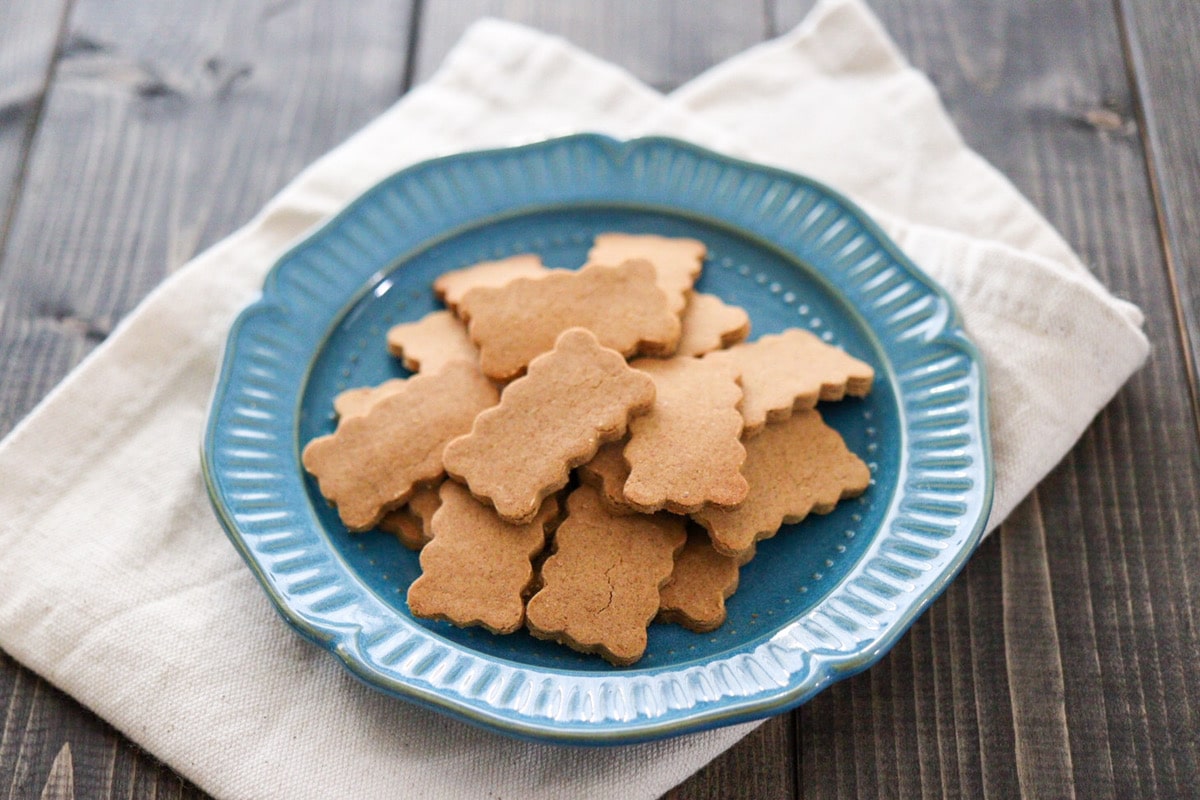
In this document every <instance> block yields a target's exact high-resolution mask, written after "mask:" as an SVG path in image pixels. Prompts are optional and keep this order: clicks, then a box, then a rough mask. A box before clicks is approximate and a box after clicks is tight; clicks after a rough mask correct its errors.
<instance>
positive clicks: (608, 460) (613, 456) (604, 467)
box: [579, 438, 637, 514]
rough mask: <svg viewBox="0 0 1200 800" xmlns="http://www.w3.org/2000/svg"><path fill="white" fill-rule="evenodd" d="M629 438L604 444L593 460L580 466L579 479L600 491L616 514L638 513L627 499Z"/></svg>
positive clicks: (606, 503) (602, 497) (607, 504)
mask: <svg viewBox="0 0 1200 800" xmlns="http://www.w3.org/2000/svg"><path fill="white" fill-rule="evenodd" d="M628 441H629V440H628V438H626V439H620V440H618V441H615V442H609V443H608V444H605V445H602V446H601V447H600V449H599V450H597V451H596V455H594V456H592V460H591V461H589V462H587V463H586V464H582V465H580V467H579V479H580V480H581V481H583V482H584V483H586V484H588V485H589V486H594V487H595V488H596V489H597V490H598V491H599V492H600V497H601V499H602V500H604V504H605V505H606V506H608V510H609V511H612V512H613V513H614V514H636V513H637V509H635V508H634V507H633V506H631V505H629V503H627V502H626V501H625V481H626V480H628V479H629V465H628V464H626V463H625V454H624V450H625V445H626V443H627V442H628Z"/></svg>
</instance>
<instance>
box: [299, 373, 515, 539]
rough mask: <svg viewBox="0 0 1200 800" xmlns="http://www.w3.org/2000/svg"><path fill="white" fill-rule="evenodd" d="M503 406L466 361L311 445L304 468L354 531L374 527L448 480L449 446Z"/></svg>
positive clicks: (419, 380) (410, 385)
mask: <svg viewBox="0 0 1200 800" xmlns="http://www.w3.org/2000/svg"><path fill="white" fill-rule="evenodd" d="M498 399H499V398H498V393H497V391H496V387H495V386H494V385H493V384H492V383H491V381H489V380H487V379H486V378H484V377H483V375H481V374H480V372H479V370H478V369H477V368H476V367H475V366H474V365H472V364H468V363H466V362H461V361H459V362H454V363H452V364H448V365H447V366H446V367H445V368H444V369H442V370H441V371H440V372H436V373H433V374H432V375H416V376H414V377H412V378H409V379H408V380H407V381H405V383H404V387H403V388H402V389H400V391H398V392H397V393H396V394H394V395H391V396H390V397H386V398H384V399H383V400H380V401H379V402H377V403H375V405H373V406H372V407H371V408H370V410H368V411H367V413H366V414H364V415H362V416H357V417H350V418H348V419H345V420H342V422H341V424H339V425H338V427H337V430H336V431H334V432H333V433H332V434H330V435H328V436H321V437H318V438H316V439H313V440H312V441H311V442H309V443H308V445H307V446H306V447H305V448H304V453H303V456H302V460H303V462H304V468H305V469H307V470H308V471H309V472H311V473H312V474H313V475H314V476H315V477H316V479H317V482H318V484H319V485H320V489H321V494H323V495H324V496H325V498H326V499H327V500H329V502H330V503H332V504H333V505H334V506H336V507H337V510H338V514H339V516H341V518H342V522H344V523H345V525H346V527H347V528H349V529H350V530H354V531H362V530H367V529H368V528H373V527H375V525H376V523H378V522H379V520H380V518H381V517H382V516H383V515H384V514H385V513H387V512H388V511H390V510H392V509H393V508H396V507H398V506H400V505H402V504H403V503H404V502H405V501H406V500H408V498H409V496H410V495H411V494H412V492H413V487H414V485H416V484H420V483H429V482H432V481H435V480H436V479H437V478H439V477H440V476H441V475H442V448H443V447H444V446H445V444H446V442H448V441H450V440H451V439H453V438H455V437H456V436H459V435H461V434H463V433H466V432H467V431H469V430H470V429H471V423H472V422H473V421H474V419H475V417H476V416H478V414H479V412H480V411H483V410H484V409H486V408H490V407H492V406H493V405H495V404H496V402H497V400H498Z"/></svg>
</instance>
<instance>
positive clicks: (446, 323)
mask: <svg viewBox="0 0 1200 800" xmlns="http://www.w3.org/2000/svg"><path fill="white" fill-rule="evenodd" d="M387 348H388V352H389V353H391V354H392V355H394V356H396V357H397V358H399V359H400V360H401V361H402V362H403V364H404V367H405V368H406V369H409V370H411V371H413V372H437V371H438V370H439V369H441V368H442V367H444V366H446V365H447V364H449V363H450V362H451V361H469V362H471V363H472V364H475V363H478V361H479V350H478V349H477V348H476V347H475V345H474V344H472V343H471V337H469V336H467V327H466V326H465V325H463V324H462V321H461V320H459V318H458V317H456V316H454V315H453V314H451V313H450V312H449V311H434V312H432V313H430V314H426V315H425V316H424V317H421V319H419V320H417V321H416V322H405V323H402V324H400V325H393V326H392V327H391V329H390V330H388V332H387Z"/></svg>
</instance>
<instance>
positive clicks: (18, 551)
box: [0, 0, 1148, 798]
mask: <svg viewBox="0 0 1200 800" xmlns="http://www.w3.org/2000/svg"><path fill="white" fill-rule="evenodd" d="M580 130H594V131H601V132H606V133H610V134H613V135H616V136H622V137H628V136H637V135H642V134H649V133H662V134H669V135H673V136H678V137H680V138H686V139H690V140H692V141H695V142H697V143H699V144H702V145H705V146H708V147H711V148H713V149H716V150H721V151H724V152H728V153H731V154H735V155H739V156H742V157H746V158H754V159H757V160H761V161H764V162H767V163H771V164H774V165H777V166H781V167H785V168H788V169H792V170H796V171H800V172H805V173H808V174H810V175H813V176H815V177H817V178H819V179H821V180H824V181H826V182H828V183H830V184H831V185H833V186H834V187H835V188H838V189H840V190H841V191H843V192H845V193H847V194H849V195H850V196H851V197H853V198H854V199H856V200H857V201H859V202H860V203H862V204H863V205H864V206H865V207H866V208H868V209H869V210H870V211H871V212H872V213H873V214H874V215H875V216H876V217H877V219H879V220H880V221H881V223H882V224H883V226H884V228H885V230H886V231H887V232H888V233H889V234H890V235H891V236H892V237H894V238H895V239H896V241H897V242H898V244H899V245H900V246H901V247H902V248H903V249H904V250H905V251H906V252H907V253H908V254H909V255H910V256H911V257H912V259H913V260H914V261H915V262H916V263H917V264H918V265H920V266H921V267H922V268H923V269H924V270H926V271H927V272H928V273H929V274H930V275H931V276H932V277H934V278H935V279H936V280H937V281H939V282H940V283H941V284H942V285H943V286H944V287H945V288H946V289H947V290H948V291H949V292H950V293H951V294H952V295H953V297H954V299H955V300H956V302H957V304H958V306H959V309H960V311H961V314H962V320H963V323H964V326H965V327H966V329H967V331H968V333H969V334H970V335H971V336H972V338H973V339H974V340H975V342H976V344H977V345H978V346H979V348H980V350H981V352H982V353H983V357H984V360H985V362H986V366H987V370H988V377H989V404H990V413H991V423H992V434H993V444H994V450H995V459H996V499H995V503H994V510H993V515H992V518H991V520H990V521H989V527H995V526H996V525H997V524H998V523H999V522H1000V521H1001V520H1002V519H1003V518H1004V516H1005V515H1007V513H1008V512H1009V511H1010V510H1011V509H1012V507H1013V506H1014V505H1015V504H1016V503H1017V502H1019V501H1020V499H1021V498H1022V497H1023V496H1024V495H1025V494H1026V493H1027V492H1028V491H1029V490H1030V489H1031V488H1032V487H1033V486H1034V485H1035V484H1036V483H1037V481H1038V480H1040V479H1041V478H1042V477H1043V476H1044V475H1045V473H1046V472H1047V471H1049V469H1051V468H1052V467H1053V466H1054V464H1055V463H1057V462H1058V461H1059V460H1060V459H1061V458H1062V456H1063V455H1064V454H1065V453H1066V452H1067V450H1068V449H1069V448H1070V446H1071V445H1072V443H1073V442H1074V441H1075V440H1076V439H1077V438H1078V436H1079V434H1080V433H1081V432H1082V431H1083V429H1084V428H1085V427H1086V425H1087V424H1088V423H1089V422H1090V420H1091V419H1092V417H1093V416H1094V415H1095V413H1096V412H1097V411H1098V410H1099V409H1100V408H1101V407H1102V406H1103V405H1104V404H1105V403H1106V402H1107V401H1108V400H1109V399H1110V398H1111V397H1112V395H1113V394H1114V393H1115V392H1116V391H1117V389H1119V388H1120V386H1121V385H1122V384H1123V383H1124V382H1125V380H1126V379H1127V378H1128V377H1129V375H1130V374H1132V372H1133V371H1134V370H1136V369H1137V367H1138V366H1140V364H1141V363H1142V362H1143V361H1144V360H1145V358H1146V356H1147V353H1148V344H1147V341H1146V338H1145V336H1144V335H1143V334H1142V332H1141V327H1140V326H1141V315H1140V312H1139V311H1138V310H1137V309H1136V308H1135V307H1134V306H1132V305H1130V304H1128V303H1125V302H1123V301H1121V300H1118V299H1116V298H1114V297H1112V296H1111V295H1110V294H1109V293H1108V292H1107V291H1106V290H1105V289H1104V287H1103V286H1102V285H1101V284H1100V283H1099V282H1098V281H1097V280H1096V279H1095V278H1094V277H1093V276H1092V275H1091V274H1090V273H1089V272H1088V271H1087V269H1086V268H1085V267H1084V266H1083V265H1082V264H1081V262H1080V261H1079V259H1078V258H1077V257H1076V256H1075V255H1074V254H1073V253H1072V252H1071V250H1070V248H1069V247H1068V246H1067V245H1066V244H1065V243H1064V242H1063V241H1062V239H1061V237H1059V236H1058V235H1057V233H1055V231H1054V230H1053V228H1052V227H1051V226H1050V225H1049V224H1048V223H1046V222H1045V220H1043V219H1042V218H1041V217H1040V216H1039V215H1038V214H1037V212H1036V211H1035V210H1034V209H1033V208H1032V207H1031V206H1030V205H1029V203H1028V202H1026V201H1025V200H1024V199H1023V198H1022V197H1021V196H1020V194H1019V193H1018V192H1017V191H1016V190H1015V189H1014V188H1013V187H1012V186H1011V184H1009V183H1008V181H1007V180H1005V179H1004V178H1003V176H1001V175H1000V174H999V173H997V172H996V171H995V170H994V169H992V168H991V167H990V166H989V165H988V164H987V163H986V162H984V161H983V160H982V159H980V158H979V157H978V156H977V155H976V154H974V153H973V152H972V151H971V150H970V149H969V148H968V147H967V146H966V145H965V144H964V143H963V142H962V140H961V138H960V137H959V136H958V134H957V133H956V131H955V129H954V127H953V125H952V124H951V122H950V120H949V118H948V117H947V115H946V113H945V111H944V110H943V109H942V107H941V105H940V103H939V101H938V99H937V96H936V93H935V92H934V90H933V89H932V87H931V86H930V84H929V82H928V81H927V80H926V79H925V78H924V77H923V76H922V75H921V74H920V73H919V72H917V71H916V70H914V69H913V68H912V67H910V66H909V65H907V64H906V63H905V61H904V59H903V58H902V56H901V55H900V54H899V52H898V51H897V49H896V47H895V46H894V45H893V44H892V43H891V42H890V41H889V40H888V38H887V36H886V34H885V33H884V31H883V29H882V28H881V27H880V25H879V23H878V22H877V21H876V20H875V18H874V17H873V16H872V15H871V14H870V12H869V11H868V10H867V9H866V8H865V6H863V5H862V4H861V3H860V2H858V0H833V1H832V2H823V3H820V4H819V5H818V6H817V8H816V9H814V11H813V12H812V13H811V14H810V16H809V17H808V19H806V21H805V22H804V23H803V24H802V25H801V26H800V27H798V28H797V29H796V30H794V31H792V32H791V33H789V34H788V35H786V36H784V37H782V38H780V39H778V40H775V41H773V42H769V43H766V44H763V45H761V46H758V47H755V48H752V49H751V50H749V51H747V52H746V53H744V54H742V55H740V56H738V57H736V58H734V59H731V60H730V61H728V62H726V63H725V64H722V65H719V66H717V67H715V68H714V69H712V70H710V71H708V72H707V73H705V74H704V75H702V76H700V77H699V78H697V79H696V80H694V81H693V82H692V83H690V84H688V85H686V86H684V87H682V88H681V89H679V90H678V91H676V92H675V93H673V94H672V95H670V96H667V97H664V96H662V95H661V94H659V93H657V92H655V91H653V90H651V89H649V88H647V87H645V86H644V85H642V84H640V83H639V82H638V81H637V80H635V79H634V78H632V77H631V76H630V75H628V74H627V73H626V72H624V71H622V70H620V69H618V68H616V67H614V66H612V65H610V64H606V63H604V62H602V61H600V60H598V59H596V58H594V57H592V56H589V55H587V54H586V53H583V52H581V51H580V50H578V49H576V48H574V47H573V46H571V45H569V44H567V43H566V42H564V41H562V40H560V39H557V38H553V37H549V36H545V35H543V34H540V33H537V32H535V31H532V30H529V29H526V28H523V27H520V26H516V25H512V24H509V23H502V22H496V21H484V22H480V23H477V24H476V25H474V26H473V27H472V28H471V29H470V30H469V31H468V32H467V33H466V34H465V36H464V38H463V39H462V41H461V42H460V43H459V44H458V45H457V46H456V48H455V49H454V50H453V51H452V52H451V53H450V54H449V55H448V56H447V58H446V61H445V63H444V65H443V67H442V69H441V70H440V71H439V72H438V73H437V74H436V75H435V76H434V77H433V78H432V79H431V80H430V81H429V82H427V83H426V84H424V85H422V86H420V87H418V88H417V89H415V90H414V91H412V92H410V93H409V94H408V95H407V96H405V97H404V98H403V99H402V100H400V101H399V102H398V103H397V104H396V105H395V106H394V107H393V108H392V109H390V110H389V111H387V112H386V113H385V114H383V115H382V116H380V117H379V118H378V119H376V120H375V121H374V122H372V123H371V124H370V125H368V126H367V127H366V128H364V129H363V130H362V131H360V132H359V133H358V134H356V135H355V136H354V137H352V138H351V139H349V140H348V141H347V142H346V143H344V144H343V145H342V146H340V147H338V148H337V149H335V150H334V151H332V152H331V153H329V154H328V155H326V156H325V157H323V158H322V159H320V160H319V161H317V162H316V163H314V164H313V165H312V166H311V167H309V168H308V169H307V170H305V171H304V172H303V173H301V174H300V175H299V176H298V177H297V178H296V179H295V180H294V181H293V182H292V183H291V184H290V185H289V186H288V187H287V188H285V189H284V190H283V191H282V192H281V193H280V194H279V195H278V196H277V197H276V198H275V199H274V200H273V201H272V202H271V203H269V204H268V205H267V207H266V208H265V209H264V210H263V211H262V212H261V213H260V214H259V215H258V216H257V217H256V218H255V219H254V220H253V221H252V222H250V223H249V224H248V225H247V226H246V227H245V228H243V229H242V230H241V231H238V232H237V233H235V234H233V235H232V236H230V237H229V238H228V239H226V240H225V241H223V242H221V243H220V244H218V245H216V246H214V247H213V248H212V249H210V250H209V251H207V252H206V253H204V254H202V255H200V256H198V257H197V258H196V259H194V260H193V261H192V262H191V263H189V264H188V265H186V266H185V267H183V268H182V269H180V270H179V271H178V272H177V273H176V274H174V275H173V276H171V277H170V278H169V279H168V280H166V281H165V282H164V283H163V284H162V285H161V286H160V287H159V288H158V289H156V290H155V291H154V292H153V293H152V294H151V295H150V296H149V297H148V298H146V300H145V301H144V302H143V303H142V304H141V305H140V306H139V307H138V308H137V309H136V310H135V311H134V312H133V313H131V314H130V315H129V316H128V317H127V318H126V319H125V320H124V321H123V322H122V323H121V325H120V326H119V327H118V330H117V331H115V332H114V334H113V335H112V336H111V337H109V339H108V340H107V341H106V342H104V343H103V344H102V345H101V346H100V347H98V348H97V349H96V351H95V352H94V353H93V354H92V355H91V356H89V357H88V358H87V359H86V360H85V362H84V363H83V364H81V365H80V366H79V367H78V368H77V369H76V370H75V371H74V372H73V373H72V374H71V375H70V376H69V377H68V378H67V379H66V380H64V381H63V382H62V384H60V385H59V386H58V387H57V388H56V389H55V390H54V391H53V392H52V393H51V394H50V395H49V396H48V397H47V398H46V399H45V400H44V401H43V402H42V403H41V404H40V405H39V406H38V408H37V409H35V410H34V412H33V413H32V414H30V416H29V417H28V418H26V419H25V420H24V421H22V422H21V423H20V424H19V425H18V426H17V427H16V428H15V429H14V430H13V431H12V433H11V434H10V435H9V436H8V437H7V438H6V439H5V440H4V442H3V443H0V586H3V587H4V588H3V591H2V592H0V647H3V649H4V650H5V651H6V652H8V653H10V654H11V655H12V656H13V657H15V658H16V659H18V660H19V661H21V662H22V663H24V664H25V665H27V666H28V667H30V668H31V669H33V670H35V671H37V672H38V673H40V674H41V675H43V676H45V677H46V678H47V679H48V680H50V681H51V682H53V683H54V684H56V685H57V686H59V687H60V688H62V689H63V690H65V691H67V692H68V693H70V694H72V695H73V696H74V697H76V698H77V699H78V700H79V701H80V702H82V703H84V704H85V705H87V706H88V707H90V708H91V709H93V710H94V711H96V712H97V713H98V714H100V715H101V716H102V717H104V718H105V719H107V720H108V721H109V722H111V723H112V724H113V725H115V726H116V727H117V728H118V729H120V730H121V731H122V732H123V733H125V734H126V735H127V736H128V737H130V738H131V739H132V740H134V741H136V742H138V743H139V744H140V745H142V746H143V747H145V748H146V749H147V750H149V751H150V752H152V753H154V754H155V755H156V756H157V757H159V758H160V759H162V760H163V761H165V762H166V763H168V764H169V765H171V766H172V767H173V768H175V769H176V770H178V771H179V772H180V773H181V774H183V775H184V776H186V777H187V778H189V779H190V780H192V781H194V782H195V783H196V784H197V785H199V786H200V787H201V788H203V789H205V790H206V791H208V792H210V793H212V794H213V795H216V796H218V797H230V798H233V797H248V798H249V797H253V798H267V797H287V798H301V797H331V796H340V795H347V794H354V795H356V796H359V797H367V798H370V797H392V796H395V795H396V794H397V792H400V793H403V794H404V795H405V796H411V797H440V796H502V797H508V796H521V797H526V798H539V797H563V796H609V795H616V794H618V793H619V794H621V795H622V796H624V797H630V798H636V797H654V796H657V795H659V794H661V793H662V792H664V791H666V790H667V789H669V788H670V787H672V786H674V785H675V784H677V783H679V782H680V781H682V780H684V779H685V778H686V777H687V776H688V775H690V774H691V773H692V772H694V771H695V770H696V769H698V768H699V767H701V766H703V765H704V764H705V763H706V762H707V761H709V760H710V759H712V758H713V757H715V756H716V755H717V754H719V753H720V752H721V751H723V750H724V749H726V748H727V747H729V746H730V745H732V744H733V743H734V742H736V741H737V740H738V739H739V738H741V737H742V736H744V735H745V734H746V733H747V732H748V731H749V730H751V729H752V728H753V727H754V723H750V724H744V725H739V726H734V727H729V728H723V729H719V730H715V731H708V732H704V733H700V734H695V735H689V736H682V737H676V738H673V739H668V740H665V741H660V742H654V743H648V744H643V745H634V746H627V747H616V748H604V749H579V748H563V747H557V746H551V745H539V744H530V743H524V742H518V741H515V740H511V739H508V738H505V737H502V736H499V735H495V734H492V733H489V732H486V731H483V730H479V729H476V728H473V727H470V726H468V725H465V724H462V723H459V722H456V721H452V720H448V719H446V718H444V717H443V716H440V715H438V714H436V713H435V712H431V711H428V710H425V709H423V708H418V707H416V706H414V705H411V704H408V703H405V702H401V701H397V700H394V699H392V698H389V697H385V696H384V695H382V694H381V693H378V692H376V691H374V690H371V689H368V688H366V687H364V686H362V685H360V684H359V683H358V682H357V681H355V680H354V679H353V678H351V677H350V675H349V674H348V673H347V672H346V671H345V670H343V669H342V668H341V667H340V666H338V664H337V663H336V661H335V659H333V658H332V657H331V656H330V655H329V654H328V653H326V652H325V651H324V650H321V649H320V648H317V647H315V646H313V645H311V644H309V643H307V642H306V641H304V640H302V639H301V638H300V637H299V636H297V635H295V634H294V633H293V632H292V631H291V629H290V628H288V627H287V626H286V625H284V624H283V623H282V622H281V621H280V620H279V617H278V616H277V615H276V614H275V613H274V612H273V610H272V609H271V606H270V604H269V602H268V601H267V599H266V597H265V595H264V593H263V592H262V590H261V589H260V587H259V586H258V585H257V583H256V582H255V580H254V579H253V577H252V576H251V574H250V571H249V570H248V569H246V567H245V565H244V564H243V563H242V561H241V559H240V558H239V557H238V555H237V554H236V552H235V551H234V549H233V547H232V546H231V545H230V544H229V543H228V541H227V540H226V537H225V535H224V533H223V532H222V530H221V528H220V526H219V524H218V523H217V521H216V518H215V517H214V515H213V513H212V511H211V509H210V507H209V502H208V499H207V496H206V493H205V489H204V482H203V479H202V476H201V474H200V467H199V460H198V452H197V451H198V442H199V441H200V437H201V430H202V427H203V423H204V419H205V415H206V411H207V408H206V406H207V402H208V398H209V394H210V389H211V385H212V381H213V378H214V376H215V371H216V366H217V360H218V357H219V353H220V350H221V347H222V345H223V342H224V339H225V336H226V334H227V331H228V326H229V324H230V322H231V321H232V319H233V317H234V316H235V315H236V313H237V311H238V310H239V309H240V308H241V307H243V306H244V305H245V304H246V303H247V302H249V301H251V300H253V299H254V297H255V296H256V294H257V292H258V290H259V287H260V286H261V284H262V280H263V277H264V276H265V274H266V272H267V270H268V269H269V268H270V266H271V265H272V263H273V261H274V259H275V258H276V257H278V255H280V254H281V253H282V251H283V250H284V249H285V248H286V247H287V246H288V245H289V244H290V243H292V242H293V241H294V240H295V239H296V237H298V236H300V235H302V234H303V233H304V232H305V231H307V230H309V229H311V227H312V226H313V225H314V224H316V223H317V222H319V221H320V220H322V219H324V218H325V217H327V216H328V215H330V214H331V213H333V212H335V211H336V210H337V209H338V208H339V207H341V206H342V205H343V204H345V203H346V202H347V201H349V200H350V199H352V198H353V197H354V196H355V195H357V194H358V193H359V192H361V191H362V190H363V189H365V188H367V187H368V186H369V185H371V184H372V183H374V182H376V181H377V180H379V179H381V178H382V177H384V176H386V175H387V174H389V173H391V172H393V171H395V170H397V169H399V168H402V167H404V166H406V165H408V164H411V163H414V162H417V161H420V160H423V159H425V158H428V157H431V156H435V155H439V154H443V153H446V152H450V151H455V150H463V149H472V148H478V147H490V146H501V145H511V144H517V143H520V142H522V141H529V140H531V139H536V138H544V137H546V136H551V135H556V134H560V133H568V132H574V131H580Z"/></svg>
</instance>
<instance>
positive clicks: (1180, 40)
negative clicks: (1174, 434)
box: [1116, 0, 1200, 427]
mask: <svg viewBox="0 0 1200 800" xmlns="http://www.w3.org/2000/svg"><path fill="white" fill-rule="evenodd" d="M1116 5H1117V7H1118V9H1119V10H1120V16H1121V21H1122V22H1123V23H1124V29H1125V41H1126V46H1127V49H1128V56H1129V65H1130V73H1131V80H1133V82H1134V85H1135V87H1136V89H1137V95H1138V99H1139V105H1138V107H1137V108H1136V109H1135V110H1136V111H1137V112H1138V122H1139V123H1140V125H1141V129H1142V142H1143V144H1144V146H1145V148H1146V154H1147V159H1148V160H1149V166H1150V177H1151V179H1152V181H1153V187H1154V199H1155V203H1156V204H1157V210H1158V214H1159V217H1160V220H1159V224H1160V226H1161V228H1162V233H1163V238H1164V247H1165V250H1166V255H1167V267H1168V270H1169V275H1170V280H1171V282H1172V285H1173V287H1174V290H1175V294H1176V298H1177V304H1178V313H1179V318H1180V335H1181V336H1182V337H1183V338H1184V346H1185V347H1186V349H1187V353H1188V355H1189V356H1190V359H1189V365H1190V367H1191V373H1190V375H1189V378H1190V380H1191V386H1192V403H1193V412H1194V414H1195V419H1196V425H1197V426H1198V427H1200V237H1198V236H1197V235H1196V231H1197V230H1200V102H1198V95H1197V88H1196V87H1197V86H1200V6H1197V5H1196V4H1195V3H1193V2H1187V0H1146V2H1141V1H1140V0H1139V2H1129V0H1117V3H1116Z"/></svg>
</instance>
